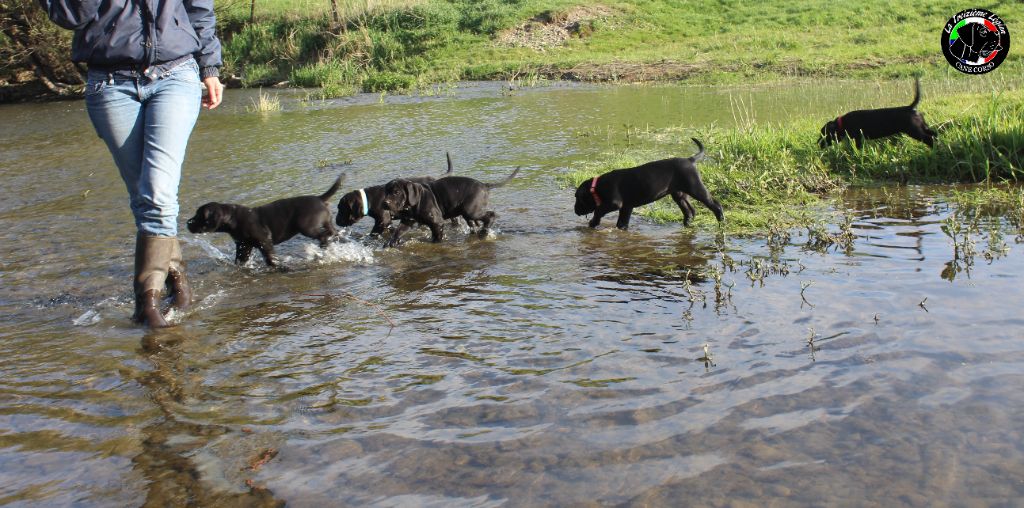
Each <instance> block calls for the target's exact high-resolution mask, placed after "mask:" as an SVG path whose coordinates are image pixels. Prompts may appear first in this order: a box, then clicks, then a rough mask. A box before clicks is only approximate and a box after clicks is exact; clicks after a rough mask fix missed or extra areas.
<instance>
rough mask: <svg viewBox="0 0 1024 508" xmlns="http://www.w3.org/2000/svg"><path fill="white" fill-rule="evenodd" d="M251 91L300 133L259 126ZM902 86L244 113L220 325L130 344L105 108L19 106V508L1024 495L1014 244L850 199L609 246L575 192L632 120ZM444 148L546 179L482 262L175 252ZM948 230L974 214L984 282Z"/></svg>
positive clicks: (8, 347) (811, 501) (199, 261)
mask: <svg viewBox="0 0 1024 508" xmlns="http://www.w3.org/2000/svg"><path fill="white" fill-rule="evenodd" d="M871 87H874V88H871ZM259 93H272V94H275V95H278V96H279V97H280V98H281V102H282V110H281V111H274V112H265V113H259V112H252V111H249V110H248V109H247V106H251V105H252V103H253V99H254V98H255V97H256V96H257V95H258V94H259ZM880 94H882V95H887V96H891V97H896V98H900V99H894V100H897V101H902V100H903V99H902V98H903V97H905V96H906V97H909V90H908V89H907V84H906V83H887V82H880V83H871V84H870V85H869V86H866V85H865V84H863V83H856V82H850V83H843V82H836V83H828V84H819V83H806V84H797V85H786V86H778V85H775V86H773V85H758V86H752V87H698V86H636V87H629V86H625V87H603V86H594V85H570V84H549V85H547V86H540V87H535V88H527V89H520V88H516V87H511V88H510V87H509V86H508V85H507V84H498V83H464V84H460V85H459V86H458V87H455V88H438V89H437V90H435V91H433V92H432V93H421V94H419V95H412V96H383V95H359V96H355V97H351V98H343V99H334V100H326V101H323V100H315V99H314V100H310V99H308V97H307V94H306V93H305V92H303V91H278V90H272V91H262V92H260V91H254V90H250V91H229V92H228V94H227V97H226V101H225V105H224V106H223V107H222V108H220V109H218V110H215V111H212V112H204V113H203V115H202V117H201V118H200V121H199V124H198V126H197V128H196V130H195V132H194V134H193V136H192V140H191V143H190V150H189V155H188V159H187V161H186V165H185V171H184V177H183V179H182V185H181V220H180V224H181V229H182V233H181V240H182V241H183V249H184V254H185V258H186V260H187V261H188V273H189V276H190V278H191V280H192V281H193V285H194V288H195V293H196V297H197V303H196V305H195V307H194V309H193V310H192V311H190V312H189V313H187V314H186V315H183V316H174V317H173V318H174V321H176V322H178V323H180V324H179V325H178V326H176V327H174V328H171V329H168V330H161V331H153V332H148V331H146V330H144V329H142V328H140V327H137V326H135V325H133V324H131V322H130V320H129V317H130V314H131V311H132V295H131V294H130V280H131V275H132V272H131V269H132V266H131V263H132V258H131V256H132V246H133V242H134V232H133V224H132V221H131V217H130V214H129V211H128V206H127V194H126V192H125V190H124V188H123V185H122V183H121V182H120V180H119V178H118V176H117V173H116V171H115V170H114V168H113V165H112V163H111V161H110V156H109V154H108V153H107V151H106V148H105V147H104V146H103V145H102V143H101V141H100V140H99V139H98V138H97V137H96V136H95V134H94V133H93V131H92V128H91V126H90V125H89V122H88V118H87V116H86V113H85V110H84V105H83V104H82V103H81V102H57V103H49V104H26V105H7V106H2V107H0V115H2V117H3V118H4V120H3V121H2V122H0V171H2V177H3V181H4V186H3V191H2V193H3V199H2V200H0V235H2V241H0V263H2V264H0V287H2V288H3V290H2V293H0V314H2V316H3V317H0V373H2V375H0V504H6V503H11V504H13V505H71V504H74V505H77V506H110V505H120V506H123V505H141V504H146V503H152V504H153V505H181V504H186V503H188V502H191V503H196V504H199V505H204V506H225V505H235V504H237V505H247V506H251V505H274V504H277V503H280V502H285V503H287V504H288V505H291V506H339V505H340V506H446V507H447V506H537V505H547V506H570V505H571V506H581V505H588V506H589V505H618V504H631V505H660V506H680V505H705V506H765V505H776V506H786V505H790V504H797V505H821V504H828V505H836V504H838V505H863V504H868V505H887V506H892V505H912V506H934V505H936V504H952V505H973V504H979V505H1005V504H1013V503H1018V502H1019V500H1020V499H1022V498H1024V436H1022V435H1021V432H1022V431H1021V425H1020V422H1021V421H1024V374H1022V373H1024V342H1022V341H1021V340H1020V333H1021V332H1020V331H1021V330H1022V328H1019V327H1021V326H1022V325H1024V318H1022V316H1021V314H1020V311H1019V308H1020V303H1019V302H1021V301H1022V298H1024V289H1022V288H1024V284H1022V279H1021V273H1022V269H1024V257H1022V256H1021V252H1024V248H1022V247H1021V245H1020V243H1021V241H1022V238H1021V236H1020V231H1019V225H1016V224H1010V223H1009V222H1008V221H1007V218H1006V217H1004V216H1001V215H1000V214H998V213H994V214H987V215H980V216H979V215H978V214H977V213H976V212H975V211H972V210H966V209H961V208H960V207H958V205H956V204H954V202H953V201H951V200H950V199H949V194H950V188H948V187H915V186H910V187H906V186H902V187H895V188H884V189H873V190H855V191H849V192H847V193H844V194H841V195H837V196H834V199H833V200H832V201H830V203H831V205H830V206H831V207H832V209H833V210H834V211H835V212H836V213H837V214H839V215H842V216H845V217H848V219H847V220H848V223H847V225H846V229H845V231H846V232H848V233H849V234H848V235H847V236H846V237H845V238H846V240H845V241H842V242H835V243H825V244H822V243H821V242H818V241H816V239H817V238H816V237H809V236H808V234H807V233H806V232H805V231H792V232H790V234H789V236H788V237H783V238H773V239H771V240H770V241H769V240H766V239H765V238H764V237H758V236H731V235H728V234H725V233H723V232H722V231H720V230H718V229H714V228H707V227H703V228H701V227H690V228H687V227H683V226H682V225H681V224H674V223H669V224H662V223H655V222H651V221H649V220H646V219H644V218H642V217H634V218H633V221H632V223H631V228H630V230H629V231H618V230H616V229H614V228H613V227H612V225H613V224H614V220H613V217H610V218H608V219H606V220H605V223H606V224H605V225H604V226H603V227H602V228H600V229H598V230H591V229H589V228H587V227H586V218H582V217H577V216H575V215H574V214H573V212H572V202H573V196H572V189H567V188H565V187H564V186H563V185H562V184H560V183H559V181H558V179H557V177H558V176H559V175H561V174H564V173H566V172H568V171H570V170H571V169H572V168H573V167H574V165H575V164H578V163H579V161H585V160H587V159H588V158H592V157H595V156H597V155H598V154H599V153H601V152H602V151H603V150H607V149H608V147H609V146H615V145H617V144H618V145H621V144H624V143H629V142H630V140H629V139H628V136H627V135H624V133H628V132H629V131H630V129H631V128H633V129H660V128H664V127H669V126H677V125H689V126H694V127H701V126H707V125H711V124H718V125H734V124H736V123H740V122H749V121H750V116H751V115H755V116H756V118H757V120H758V121H763V122H783V121H785V120H786V118H789V117H791V116H793V115H799V114H804V113H805V112H806V111H807V110H808V108H810V109H812V110H816V111H821V112H822V117H823V118H830V117H833V116H834V115H835V114H836V112H837V111H838V110H839V108H842V107H847V106H848V105H849V109H853V107H854V106H860V105H863V104H864V103H866V102H868V101H869V100H870V99H871V98H873V97H877V96H878V95H880ZM811 135H815V133H811ZM679 150H680V153H678V154H675V155H680V156H689V155H691V154H692V152H693V148H692V147H691V146H690V145H689V142H688V141H684V140H680V143H679ZM446 151H448V152H450V153H451V155H452V158H453V162H454V171H455V173H456V174H458V175H463V176H471V177H474V178H477V179H479V180H482V181H485V182H496V181H499V180H501V179H502V178H504V177H505V176H507V175H508V174H509V173H510V172H511V171H512V170H513V169H514V168H515V167H522V170H521V173H520V175H519V176H518V177H517V178H515V179H514V180H512V181H511V182H510V183H509V184H508V185H507V186H505V187H502V188H499V189H495V190H494V191H493V192H492V194H491V206H492V208H493V209H494V210H495V211H496V212H497V214H498V219H497V222H496V227H495V229H494V230H493V231H492V232H491V233H489V234H487V235H485V236H483V237H480V236H479V235H476V234H473V233H471V232H469V231H468V230H467V229H466V228H465V227H464V226H459V227H450V229H449V230H448V232H447V239H446V241H445V242H443V243H439V244H432V243H430V242H429V241H428V239H429V234H428V232H427V231H426V230H424V229H421V230H417V231H415V232H412V233H409V234H408V239H407V241H406V242H405V243H404V244H403V245H402V246H401V247H400V248H398V249H384V248H382V246H381V242H380V241H379V240H376V239H372V238H368V237H367V234H368V232H369V230H370V227H371V226H372V223H371V221H370V220H369V219H365V220H364V221H362V222H360V223H358V224H356V225H355V226H353V227H351V228H347V229H345V230H343V231H342V234H341V237H340V239H339V241H337V242H336V243H334V244H332V245H331V246H329V247H328V248H327V249H320V248H319V247H317V246H316V243H315V242H313V241H312V240H308V239H303V238H296V239H293V240H291V241H289V242H287V243H285V244H282V245H281V246H280V248H279V252H280V253H281V256H282V260H283V263H284V264H285V265H286V266H287V267H288V268H289V269H288V271H283V272H282V271H272V270H267V269H266V268H264V267H263V266H262V261H259V260H257V261H255V262H252V263H250V265H248V266H245V267H238V266H235V265H234V264H233V262H232V257H233V252H234V251H233V245H232V243H231V241H230V239H229V238H228V236H227V235H224V234H209V235H193V234H190V233H187V232H185V231H184V220H185V219H187V218H188V217H189V216H191V214H192V213H193V212H194V210H195V209H196V207H198V206H199V205H201V204H203V203H205V202H208V201H222V202H233V203H241V204H248V205H258V204H262V203H266V202H269V201H271V200H274V199H278V198H282V197H288V196H294V195H301V194H320V193H322V192H323V191H324V190H326V189H327V188H328V187H329V186H330V184H331V183H332V182H333V180H334V179H335V178H336V177H337V176H338V175H339V174H342V173H344V174H345V175H346V180H345V182H344V191H345V192H347V191H348V190H352V189H357V188H360V187H364V186H369V185H377V184H382V183H384V182H386V181H388V180H390V179H391V178H395V177H399V176H421V175H434V176H438V175H440V174H441V173H443V172H444V170H445V152H446ZM668 155H671V154H666V156H668ZM710 190H711V192H712V193H714V189H710ZM333 209H334V205H333V204H332V210H333ZM697 213H698V214H708V213H710V212H709V211H708V210H706V209H704V208H700V207H699V208H698V211H697ZM725 213H726V217H728V213H729V212H728V209H726V212H725ZM950 217H956V218H960V219H962V218H964V217H971V218H972V220H974V221H975V223H976V224H978V225H979V226H978V227H979V228H980V229H979V231H980V233H979V234H977V235H975V239H976V240H977V242H978V245H977V248H976V253H975V255H974V256H972V257H971V259H969V260H967V259H963V256H962V252H959V251H955V250H954V243H953V240H952V239H951V238H950V237H949V236H948V235H947V234H945V233H944V231H943V225H944V224H947V222H946V221H947V220H948V219H950ZM832 230H833V231H834V232H836V233H837V236H839V235H838V233H840V232H841V228H839V227H838V226H833V227H832ZM257 257H258V256H257Z"/></svg>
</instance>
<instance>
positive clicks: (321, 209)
mask: <svg viewBox="0 0 1024 508" xmlns="http://www.w3.org/2000/svg"><path fill="white" fill-rule="evenodd" d="M341 180H342V178H341V177H338V179H337V180H335V182H334V185H332V186H331V188H330V189H328V190H327V192H325V193H323V194H321V195H319V196H298V197H294V198H285V199H279V200H277V201H274V202H272V203H268V204H265V205H263V206H257V207H256V208H249V207H247V206H242V205H235V204H229V203H216V202H211V203H206V204H205V205H203V206H200V207H199V209H198V210H196V214H195V215H194V216H193V217H192V218H191V219H189V220H188V222H187V223H186V224H187V226H188V230H189V231H191V232H192V233H212V232H218V233H228V234H229V235H231V238H232V239H233V240H234V241H235V262H236V263H238V264H244V263H245V262H246V261H248V260H249V257H250V255H251V254H252V249H253V248H257V249H259V251H260V253H261V254H262V255H263V260H264V261H266V263H267V265H268V266H273V267H276V266H278V264H277V261H276V260H275V259H274V245H277V244H279V243H281V242H284V241H287V240H288V239H290V238H292V237H293V236H295V235H297V234H302V235H304V236H307V237H309V238H313V239H316V240H319V242H320V247H321V248H323V247H326V246H327V243H328V241H329V240H330V238H331V237H332V236H334V235H335V234H337V230H335V229H334V224H333V223H332V221H331V210H330V208H329V206H328V201H329V200H330V199H331V196H333V195H334V193H335V192H337V190H338V188H339V187H340V186H341Z"/></svg>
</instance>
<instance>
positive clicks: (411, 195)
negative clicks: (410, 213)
mask: <svg viewBox="0 0 1024 508" xmlns="http://www.w3.org/2000/svg"><path fill="white" fill-rule="evenodd" d="M401 187H402V191H403V192H405V203H406V204H407V205H408V206H410V207H412V208H415V207H416V206H417V205H419V204H420V201H422V200H423V191H424V190H425V189H426V187H424V186H423V184H419V183H415V182H410V181H409V180H403V181H402V184H401Z"/></svg>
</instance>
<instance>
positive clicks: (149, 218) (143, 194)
mask: <svg viewBox="0 0 1024 508" xmlns="http://www.w3.org/2000/svg"><path fill="white" fill-rule="evenodd" d="M202 93H203V92H202V86H201V85H200V81H199V67H198V65H196V63H195V60H189V61H188V62H185V63H183V64H181V65H179V66H177V67H175V68H173V69H171V70H169V71H167V72H165V73H164V74H162V75H160V76H158V77H157V78H156V79H152V80H151V79H149V78H146V77H144V76H142V75H141V74H139V75H135V74H122V73H107V72H102V71H98V70H90V71H89V77H88V82H87V84H86V88H85V105H86V109H87V110H88V111H89V119H91V120H92V124H93V127H95V128H96V133H97V134H99V136H100V138H102V139H103V141H105V142H106V143H107V148H109V149H110V153H111V155H113V156H114V164H116V165H117V169H118V170H119V171H120V173H121V179H122V180H124V184H125V186H126V187H127V188H128V196H129V198H130V201H129V204H130V206H131V210H132V215H134V216H135V226H136V227H137V228H138V230H139V231H140V232H142V233H143V234H147V235H154V236H177V234H178V183H179V182H180V181H181V164H182V162H184V160H185V147H186V145H187V144H188V138H189V136H190V135H191V134H192V127H194V126H195V123H196V118H198V117H199V108H200V101H201V100H202Z"/></svg>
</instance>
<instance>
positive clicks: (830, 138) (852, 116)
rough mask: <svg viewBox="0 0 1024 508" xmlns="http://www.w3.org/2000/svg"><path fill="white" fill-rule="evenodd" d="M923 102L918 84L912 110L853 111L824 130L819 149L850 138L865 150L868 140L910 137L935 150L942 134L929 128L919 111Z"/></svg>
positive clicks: (910, 108)
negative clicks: (865, 142) (936, 141)
mask: <svg viewBox="0 0 1024 508" xmlns="http://www.w3.org/2000/svg"><path fill="white" fill-rule="evenodd" d="M920 99H921V83H920V81H919V80H914V101H913V102H911V103H910V105H909V106H900V107H896V108H883V109H861V110H857V111H851V112H849V113H846V114H845V115H842V116H840V117H838V118H836V119H835V120H831V121H829V122H828V123H826V124H825V126H824V127H822V128H821V138H820V139H819V140H818V146H820V147H822V148H825V147H827V146H828V145H831V144H832V143H836V142H839V141H842V140H843V139H846V138H851V139H853V141H854V143H856V144H857V148H863V146H864V140H865V139H879V138H886V137H889V136H895V135H897V134H906V135H907V136H910V137H912V138H914V139H916V140H918V141H920V142H922V143H924V144H926V145H928V146H932V145H933V144H934V142H935V137H936V136H938V134H937V133H936V132H935V131H933V130H932V129H931V128H929V127H928V124H927V123H925V121H924V116H923V115H921V113H919V112H918V111H917V109H916V108H917V103H918V101H920Z"/></svg>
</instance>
